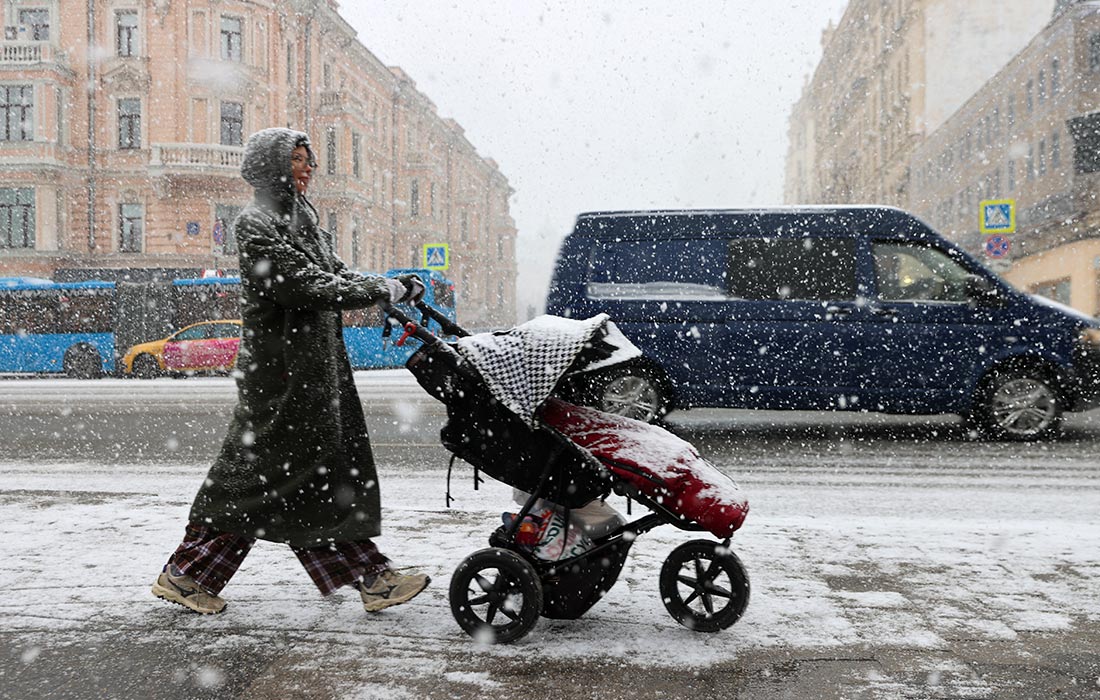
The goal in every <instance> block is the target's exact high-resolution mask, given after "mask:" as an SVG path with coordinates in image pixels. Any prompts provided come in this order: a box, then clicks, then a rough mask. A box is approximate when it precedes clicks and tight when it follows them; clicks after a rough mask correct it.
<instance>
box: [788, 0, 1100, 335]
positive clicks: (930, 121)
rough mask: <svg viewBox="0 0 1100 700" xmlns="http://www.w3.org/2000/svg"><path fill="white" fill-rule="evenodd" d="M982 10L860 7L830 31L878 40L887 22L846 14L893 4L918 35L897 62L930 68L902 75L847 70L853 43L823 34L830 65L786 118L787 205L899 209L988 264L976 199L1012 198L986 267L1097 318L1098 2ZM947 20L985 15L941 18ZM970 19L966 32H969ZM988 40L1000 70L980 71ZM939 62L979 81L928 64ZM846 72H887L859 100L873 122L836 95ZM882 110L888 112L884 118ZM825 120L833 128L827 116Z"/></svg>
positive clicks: (861, 67) (867, 0)
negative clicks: (997, 52) (1007, 227)
mask: <svg viewBox="0 0 1100 700" xmlns="http://www.w3.org/2000/svg"><path fill="white" fill-rule="evenodd" d="M983 3H984V0H979V1H976V2H973V3H947V4H946V5H945V4H944V3H942V2H937V0H911V1H910V0H905V1H902V2H898V1H896V0H889V1H886V0H860V1H856V2H853V3H852V4H851V5H850V6H849V8H848V10H847V12H846V13H845V15H844V19H842V21H841V24H840V25H839V27H838V28H837V29H836V30H834V33H840V32H843V33H844V34H845V35H846V37H847V41H848V42H855V43H858V42H860V41H865V42H870V41H871V39H870V37H869V36H868V35H867V32H870V31H872V29H871V28H876V29H877V28H880V27H881V26H882V25H880V24H878V22H877V21H876V20H875V19H874V18H873V17H872V18H871V20H870V21H859V20H856V19H850V18H849V16H850V15H852V16H853V17H858V16H860V12H861V11H863V12H874V11H878V12H880V13H881V12H882V11H884V8H890V7H892V8H894V9H895V10H896V11H900V12H902V13H907V15H906V16H907V19H906V20H905V21H904V22H903V23H902V26H903V27H904V26H905V24H906V23H907V22H912V23H915V25H916V26H918V27H923V29H920V30H919V31H918V30H913V31H911V32H909V33H908V34H906V33H904V32H903V36H913V35H915V36H917V37H918V38H917V39H916V40H913V41H905V40H901V41H900V43H902V44H906V45H907V46H908V48H907V49H905V50H904V53H905V56H906V58H903V59H902V60H901V62H900V65H902V66H905V65H906V64H908V65H910V66H921V67H922V68H921V70H920V72H919V73H914V74H912V75H910V76H909V78H908V79H905V77H904V69H903V77H902V79H901V80H900V81H894V80H893V79H892V78H891V77H890V76H892V75H893V73H892V72H891V71H890V70H889V69H888V68H887V66H888V65H890V64H891V62H890V61H889V59H887V58H883V59H881V60H880V61H879V62H878V63H877V64H876V63H874V62H863V63H858V62H857V63H854V64H853V63H851V62H848V61H847V60H846V57H845V51H847V52H848V53H849V54H850V53H851V50H850V48H849V49H844V45H843V43H841V44H834V42H835V41H836V39H835V38H834V37H831V36H829V35H828V33H827V35H826V45H825V58H823V60H822V62H821V64H820V65H819V66H818V69H817V71H816V72H815V74H814V77H813V79H812V80H811V81H810V82H809V83H808V84H807V87H806V89H805V90H804V92H803V96H802V99H801V100H800V102H799V103H798V104H797V105H796V106H795V109H794V111H793V113H792V117H791V123H790V136H791V148H790V151H789V156H788V162H787V179H786V192H785V196H786V198H787V201H789V202H792V203H809V202H814V201H822V202H831V203H839V202H880V203H886V204H894V205H897V206H900V207H903V208H906V209H909V210H911V211H913V212H915V213H917V214H918V215H920V216H922V217H923V218H924V219H925V220H926V221H928V222H929V223H930V224H932V225H933V226H934V227H935V228H937V229H938V230H940V231H941V232H943V233H944V234H945V235H947V236H948V237H950V238H952V239H953V240H955V241H956V242H957V243H960V244H961V245H963V246H964V247H965V248H966V249H968V250H969V251H971V252H972V253H974V254H975V255H978V256H984V243H985V242H986V236H984V235H982V233H981V231H980V218H979V217H980V215H981V211H980V205H981V202H982V201H985V200H1000V199H1011V200H1014V201H1015V202H1016V207H1017V212H1018V213H1017V232H1016V233H1014V234H1010V237H1009V240H1010V246H1011V247H1010V253H1009V255H1008V256H1006V257H1004V258H1001V259H998V260H996V261H991V262H994V263H995V266H996V267H998V268H1000V269H1001V271H1002V272H1003V274H1004V275H1005V277H1006V278H1007V279H1009V280H1010V281H1011V282H1013V283H1014V284H1016V285H1017V286H1018V287H1019V288H1021V289H1024V290H1027V291H1032V292H1038V293H1041V294H1044V295H1046V296H1049V297H1052V298H1054V299H1056V300H1058V301H1061V302H1064V303H1067V304H1070V305H1072V306H1074V307H1076V308H1078V309H1080V310H1082V311H1085V312H1086V313H1090V314H1097V313H1100V276H1098V273H1100V175H1097V172H1098V171H1100V164H1098V162H1097V161H1098V158H1100V156H1098V155H1097V154H1098V153H1100V3H1098V2H1095V0H1091V1H1090V0H1084V1H1081V0H1076V1H1075V0H1058V1H1057V2H1056V3H1055V2H1050V1H1049V0H1042V1H1036V2H1021V3H1007V4H1005V3H993V4H1000V5H1002V6H1001V7H999V8H994V7H980V6H982V5H983ZM947 5H954V8H951V7H949V6H947ZM857 6H858V7H857ZM951 12H955V13H958V12H964V13H972V12H976V13H978V14H979V16H982V17H985V18H986V20H987V21H986V22H984V23H978V22H970V23H969V24H967V22H966V21H965V18H963V17H961V16H960V17H956V18H955V20H956V21H954V22H945V13H946V14H949V13H951ZM853 13H854V14H853ZM1040 16H1041V17H1042V21H1041V22H1037V21H1036V19H1037V18H1038V17H1040ZM845 20H848V21H847V23H846V21H845ZM887 26H889V25H887ZM967 26H969V27H970V32H969V34H968V35H965V36H963V35H960V27H967ZM997 27H1000V30H998V29H997ZM944 34H946V35H947V36H949V37H951V41H949V42H947V43H943V44H938V45H937V44H936V42H935V41H934V40H933V39H932V37H933V36H935V35H944ZM921 37H923V38H921ZM991 37H993V38H994V39H995V40H996V42H997V43H998V45H1000V46H1001V47H1002V48H1004V47H1012V52H1011V54H1010V55H1008V56H1006V57H1004V60H1003V61H1001V62H1000V65H997V63H998V61H994V62H991V63H990V62H986V63H980V62H979V61H978V58H977V57H976V55H975V53H974V50H973V47H974V45H982V44H988V42H989V40H990V38H991ZM952 45H962V46H964V47H965V48H964V49H963V50H962V51H961V53H960V51H959V50H953V49H952ZM827 59H828V61H831V62H827ZM894 63H895V64H896V63H897V61H895V62H894ZM945 63H946V64H953V65H954V66H955V71H956V72H957V73H960V74H967V75H970V74H971V73H973V74H974V75H977V76H979V77H980V79H981V82H980V83H978V84H974V82H975V81H974V80H973V79H971V80H970V81H967V80H963V79H960V78H958V77H954V76H951V75H949V74H947V73H945V72H944V71H943V70H942V65H941V67H940V68H933V66H935V65H936V64H945ZM972 66H975V67H974V68H973V69H972ZM963 67H965V69H964V68H963ZM991 67H992V69H991ZM910 70H912V69H910ZM839 76H845V77H844V78H843V79H844V80H850V79H852V76H858V77H856V78H855V80H857V81H858V80H864V81H865V84H867V85H876V84H877V85H880V86H881V85H882V84H883V83H884V79H885V84H886V85H888V87H887V88H885V89H880V90H874V91H871V92H874V93H876V94H872V95H869V96H868V95H867V94H865V93H867V92H868V91H867V90H863V91H859V92H858V94H859V95H860V96H861V97H862V98H863V100H864V102H865V104H864V106H863V108H864V112H865V113H861V112H859V111H857V112H856V113H853V114H849V113H848V112H846V103H845V102H844V99H843V97H838V96H837V94H836V91H835V90H832V89H831V85H832V81H835V80H840V79H841V78H839ZM936 92H939V93H941V94H940V96H939V97H936V98H932V97H930V95H932V94H933V93H936ZM859 102H860V100H852V99H850V98H849V103H859ZM867 104H869V105H870V107H867V106H866V105H867ZM881 104H886V105H889V107H887V108H885V109H883V108H881V107H880V108H878V109H877V110H876V109H875V105H881ZM895 105H900V106H901V107H900V108H899V110H898V111H895V109H894V106H895ZM830 110H831V111H830ZM828 114H834V115H835V117H834V119H833V121H832V122H825V121H824V116H823V115H828ZM861 119H862V120H863V122H862V123H864V124H865V127H864V128H865V129H866V134H867V136H866V137H863V138H860V136H859V134H860V133H862V132H859V131H858V129H859V127H858V124H860V123H861ZM876 120H877V121H878V123H877V124H876V123H875V121H876ZM853 132H856V135H855V136H853V135H852V134H853Z"/></svg>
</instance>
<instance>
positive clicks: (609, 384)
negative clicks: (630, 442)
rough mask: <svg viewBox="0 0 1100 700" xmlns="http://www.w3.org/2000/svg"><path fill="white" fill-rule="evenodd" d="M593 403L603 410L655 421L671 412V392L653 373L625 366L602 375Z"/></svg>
mask: <svg viewBox="0 0 1100 700" xmlns="http://www.w3.org/2000/svg"><path fill="white" fill-rule="evenodd" d="M594 388H595V391H594V392H593V395H594V398H595V401H594V402H593V405H594V406H595V407H596V408H598V409H600V410H601V411H607V412H608V413H614V414H616V415H620V416H626V417H627V418H633V419H635V420H640V421H644V422H646V423H652V422H654V421H656V420H658V419H660V418H662V417H663V416H664V415H665V413H667V412H668V394H667V392H666V391H665V388H664V386H663V385H662V384H661V382H660V380H658V379H657V377H656V376H654V375H653V373H652V372H650V371H648V370H646V369H643V368H640V367H623V368H619V369H616V370H614V371H611V372H608V373H607V374H605V375H602V376H601V377H599V380H598V381H597V382H596V386H595V387H594Z"/></svg>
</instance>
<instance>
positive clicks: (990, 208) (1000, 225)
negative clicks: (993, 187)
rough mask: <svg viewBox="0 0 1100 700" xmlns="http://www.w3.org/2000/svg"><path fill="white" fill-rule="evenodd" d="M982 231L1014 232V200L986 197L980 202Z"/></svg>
mask: <svg viewBox="0 0 1100 700" xmlns="http://www.w3.org/2000/svg"><path fill="white" fill-rule="evenodd" d="M981 211H982V221H981V229H982V233H1015V232H1016V200H1014V199H987V200H985V201H984V202H982V204H981Z"/></svg>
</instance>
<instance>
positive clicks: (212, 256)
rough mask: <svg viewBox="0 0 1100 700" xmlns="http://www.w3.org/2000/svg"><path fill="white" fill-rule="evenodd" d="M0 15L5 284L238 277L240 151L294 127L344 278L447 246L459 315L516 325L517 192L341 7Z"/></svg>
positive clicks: (121, 8)
mask: <svg viewBox="0 0 1100 700" xmlns="http://www.w3.org/2000/svg"><path fill="white" fill-rule="evenodd" d="M0 19H2V20H3V25H4V27H5V35H4V40H3V43H2V44H0V46H2V48H0V178H2V181H0V274H2V275H33V276H43V277H66V276H68V277H76V276H81V277H85V278H87V277H103V278H118V277H121V276H126V275H129V276H131V277H135V276H158V275H160V276H170V275H178V274H188V273H189V272H193V271H196V270H201V269H206V268H219V269H233V268H235V267H236V245H235V238H234V236H233V231H232V225H231V224H232V220H233V217H234V216H235V215H236V213H237V211H239V209H240V208H241V207H242V206H243V205H244V204H246V203H247V202H248V200H249V198H250V196H251V192H250V189H249V188H248V187H247V185H246V184H245V183H244V181H243V180H241V178H240V175H239V167H240V162H241V157H242V154H243V143H244V140H245V139H247V137H248V134H249V133H251V132H252V131H255V130H258V129H261V128H264V127H267V126H289V127H291V128H296V129H300V130H302V131H306V132H307V133H309V134H310V135H311V137H312V139H313V143H314V148H315V151H316V153H317V157H318V161H319V164H318V168H317V170H316V171H315V173H314V178H313V183H312V184H311V188H310V194H311V199H312V200H313V202H314V204H315V205H316V207H317V209H318V211H319V212H320V213H321V218H322V225H323V226H324V227H326V228H328V229H329V230H331V231H333V233H334V234H335V237H336V241H337V245H338V248H339V251H340V254H341V256H342V257H343V258H344V259H345V260H346V261H347V262H348V264H349V265H350V266H351V267H353V268H355V269H363V270H384V269H386V268H389V267H399V266H419V265H420V261H421V250H422V246H423V245H424V244H426V243H446V244H448V246H449V250H450V257H451V259H450V268H449V269H448V270H447V271H446V274H447V275H448V276H449V277H451V278H452V279H454V280H455V282H456V285H457V290H458V293H459V299H460V302H459V303H460V310H459V314H460V320H461V321H463V322H464V323H467V324H469V325H471V326H475V327H478V326H493V325H501V324H507V323H511V322H512V321H513V320H514V317H515V311H514V307H515V276H516V263H515V250H514V248H515V236H516V230H515V224H514V222H513V220H512V218H511V216H510V214H509V210H508V199H509V196H510V194H511V193H512V190H511V188H510V187H509V185H508V181H507V179H506V178H505V177H504V175H503V174H502V173H501V172H500V169H499V167H498V166H497V164H496V163H495V162H494V161H492V160H490V159H488V158H484V157H482V156H480V155H478V153H477V151H476V149H475V148H474V146H473V145H472V144H471V143H470V142H469V141H468V140H467V138H466V136H465V134H464V132H463V130H462V128H461V127H460V126H459V125H458V124H457V123H455V122H454V121H453V120H451V119H446V118H442V117H440V116H439V114H438V113H437V111H436V108H435V105H433V104H432V102H431V101H430V99H429V98H428V97H427V96H425V95H424V94H423V93H421V92H420V91H419V90H417V88H416V85H415V83H414V82H413V80H412V79H411V78H409V76H407V75H405V74H404V72H403V71H401V70H400V69H397V68H392V67H389V66H386V65H384V64H383V63H382V62H381V61H379V60H378V58H377V57H376V56H374V55H373V54H372V53H371V52H370V51H369V50H368V49H367V48H366V47H365V46H363V45H362V43H360V42H359V40H358V38H357V35H356V32H355V31H354V29H352V28H351V26H350V25H348V24H347V23H346V22H345V21H344V20H343V18H342V17H341V16H340V14H339V7H338V5H337V3H336V2H335V1H334V0H187V1H186V2H180V1H178V0H177V1H174V2H173V1H172V0H37V1H35V0H3V17H2V18H0ZM490 270H491V276H490V274H489V271H490Z"/></svg>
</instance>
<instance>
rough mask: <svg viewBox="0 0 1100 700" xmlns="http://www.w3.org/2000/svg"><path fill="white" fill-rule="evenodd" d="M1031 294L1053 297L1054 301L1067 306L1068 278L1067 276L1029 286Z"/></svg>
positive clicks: (1068, 300)
mask: <svg viewBox="0 0 1100 700" xmlns="http://www.w3.org/2000/svg"><path fill="white" fill-rule="evenodd" d="M1031 293H1032V294H1038V295H1039V296H1042V297H1046V298H1047V299H1053V300H1054V301H1056V302H1058V303H1060V304H1065V305H1066V306H1069V302H1070V280H1069V278H1068V277H1066V278H1064V279H1060V280H1055V281H1053V282H1041V283H1039V284H1036V285H1032V287H1031Z"/></svg>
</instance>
